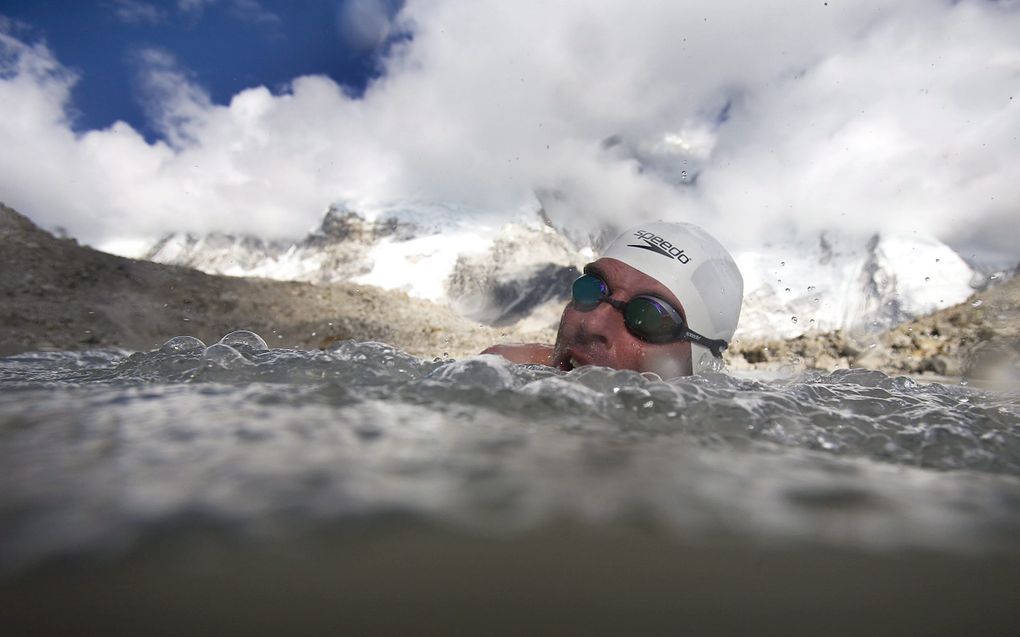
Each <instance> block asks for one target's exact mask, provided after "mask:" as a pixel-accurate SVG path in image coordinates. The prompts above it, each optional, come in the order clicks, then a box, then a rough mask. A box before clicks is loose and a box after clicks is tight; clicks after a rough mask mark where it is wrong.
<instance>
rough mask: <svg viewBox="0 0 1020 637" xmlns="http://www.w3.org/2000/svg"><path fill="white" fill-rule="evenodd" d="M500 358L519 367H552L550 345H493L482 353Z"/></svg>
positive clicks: (551, 349)
mask: <svg viewBox="0 0 1020 637" xmlns="http://www.w3.org/2000/svg"><path fill="white" fill-rule="evenodd" d="M482 353H483V354H495V355H496V356H502V357H503V358H505V359H507V360H508V361H510V362H511V363H517V364H519V365H552V358H553V348H552V345H542V344H540V343H514V344H512V345H493V346H492V347H489V348H487V349H486V350H485V351H483V352H482Z"/></svg>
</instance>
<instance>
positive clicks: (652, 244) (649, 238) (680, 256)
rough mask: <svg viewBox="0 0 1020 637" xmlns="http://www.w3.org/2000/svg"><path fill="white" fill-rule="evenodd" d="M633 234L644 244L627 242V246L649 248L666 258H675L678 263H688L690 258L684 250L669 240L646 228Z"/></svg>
mask: <svg viewBox="0 0 1020 637" xmlns="http://www.w3.org/2000/svg"><path fill="white" fill-rule="evenodd" d="M634 236H635V237H637V238H638V239H641V240H642V241H644V242H645V243H644V244H640V243H631V244H628V245H627V247H628V248H641V249H642V250H650V251H652V252H654V253H656V254H661V255H662V256H664V257H666V258H667V259H676V260H677V261H679V262H680V263H689V262H690V260H691V258H690V257H689V256H687V255H686V254H684V251H683V250H681V249H680V248H678V247H676V246H674V245H673V244H672V243H670V242H669V241H666V240H665V239H664V238H662V237H660V236H659V235H657V234H655V233H654V232H649V231H647V230H638V231H637V232H635V233H634Z"/></svg>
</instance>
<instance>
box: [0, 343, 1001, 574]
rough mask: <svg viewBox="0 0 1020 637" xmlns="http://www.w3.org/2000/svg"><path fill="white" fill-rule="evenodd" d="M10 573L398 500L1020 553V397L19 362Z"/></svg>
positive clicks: (7, 505)
mask: <svg viewBox="0 0 1020 637" xmlns="http://www.w3.org/2000/svg"><path fill="white" fill-rule="evenodd" d="M0 386H2V387H3V392H2V393H0V466H3V467H4V471H5V476H6V477H5V487H4V489H3V490H0V517H2V523H3V528H4V535H3V540H2V542H0V569H2V572H5V573H11V572H17V571H22V570H24V569H26V568H31V567H32V566H34V565H37V564H40V563H43V562H45V561H46V560H48V559H50V558H53V557H57V556H69V555H70V556H75V555H90V554H104V553H107V552H109V551H110V550H114V551H116V550H119V549H122V548H124V547H128V546H134V545H137V544H139V543H144V542H145V541H146V540H147V539H149V538H151V537H155V536H156V535H158V534H159V533H163V532H165V531H166V529H167V528H174V529H176V528H188V527H189V526H209V525H212V526H214V527H216V528H219V529H222V530H223V531H224V532H225V533H227V534H228V535H230V534H234V535H236V537H237V538H239V539H240V538H247V537H251V536H253V535H254V536H261V535H263V534H267V533H268V534H277V533H287V532H290V531H293V530H301V529H308V528H315V527H317V526H321V525H335V524H340V525H343V524H345V523H347V522H351V523H354V522H357V523H358V524H365V523H366V521H367V523H371V521H372V520H374V519H383V518H387V517H389V516H392V515H393V514H394V513H399V514H400V515H404V516H408V517H409V518H410V519H418V520H424V521H427V522H429V523H437V524H440V525H452V526H454V527H456V528H457V529H460V530H461V531H466V532H470V533H481V534H486V535H491V534H497V535H500V534H508V533H509V534H513V533H518V532H521V531H524V530H529V529H535V528H540V527H542V525H547V524H552V523H554V522H558V521H563V520H570V521H574V522H577V523H580V524H586V525H589V524H598V525H607V524H608V525H622V526H628V525H644V526H649V525H650V526H652V527H653V528H660V529H662V530H663V531H664V532H667V533H670V534H674V535H676V536H678V537H683V538H686V539H687V540H689V541H694V542H697V541H699V540H698V538H711V537H717V536H719V535H726V536H730V537H736V538H743V539H746V540H748V541H753V542H778V543H798V542H809V543H815V544H817V543H822V544H824V545H835V546H851V547H855V548H859V549H860V548H863V549H864V550H885V549H890V548H924V549H929V550H937V551H943V552H952V553H959V552H963V553H973V552H980V553H988V552H993V553H997V552H1002V551H1005V552H1007V553H1010V554H1014V555H1015V554H1020V539H1018V538H1020V479H1018V476H1020V397H1018V395H1017V394H1016V393H1001V392H999V393H992V392H990V391H982V390H976V389H972V388H968V387H961V386H946V385H939V384H919V383H917V382H915V381H913V380H911V379H909V378H891V377H888V376H886V375H884V374H882V373H879V372H873V371H865V370H850V371H839V372H835V373H833V374H827V375H826V374H817V373H813V374H807V375H803V376H800V377H797V378H794V379H787V380H780V381H763V380H754V379H741V378H734V377H732V376H728V375H725V374H711V375H708V376H703V377H696V378H686V379H676V380H672V381H669V382H665V381H663V380H661V379H659V378H658V377H655V376H654V375H651V374H644V375H642V374H638V373H635V372H630V371H615V370H610V369H605V368H595V367H587V368H581V369H577V370H574V371H572V372H569V373H566V374H564V373H562V372H559V371H557V370H553V369H550V368H544V367H529V366H517V365H512V364H510V363H508V362H506V361H505V360H503V359H501V358H498V357H494V356H476V357H472V358H467V359H464V360H456V361H454V360H434V361H427V360H421V359H418V358H415V357H413V356H410V355H407V354H405V353H403V352H401V351H399V350H397V349H394V348H392V347H390V346H387V345H384V344H381V343H354V342H343V343H339V344H338V345H336V346H335V347H333V348H332V349H329V350H326V351H299V350H288V349H269V348H268V346H267V345H266V344H265V342H264V341H263V340H262V339H261V338H259V337H258V336H257V335H255V334H252V333H250V332H234V333H232V334H230V335H227V336H226V337H224V338H223V339H222V340H221V341H220V342H218V343H216V344H213V345H211V346H206V345H205V344H204V343H202V342H201V341H200V340H198V339H196V338H193V337H190V336H180V337H176V338H174V339H171V340H170V341H168V342H167V343H166V344H164V346H163V347H161V348H160V349H159V350H156V351H152V352H147V353H134V354H128V353H127V352H123V351H112V350H99V351H90V352H80V353H72V352H52V353H34V354H26V355H21V356H15V357H10V358H6V359H2V360H0Z"/></svg>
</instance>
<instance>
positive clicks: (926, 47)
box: [0, 0, 1020, 254]
mask: <svg viewBox="0 0 1020 637" xmlns="http://www.w3.org/2000/svg"><path fill="white" fill-rule="evenodd" d="M199 4H203V3H198V2H195V1H194V0H192V1H191V2H181V3H179V6H180V7H181V8H182V9H183V8H184V7H185V6H189V7H190V6H198V5H199ZM192 10H194V9H192ZM385 28H386V30H388V31H389V32H407V33H411V34H413V37H412V38H409V39H406V40H402V41H400V42H399V43H397V44H395V45H393V46H392V47H390V48H389V49H388V54H387V57H386V58H385V59H384V60H382V61H381V64H382V69H383V75H382V77H380V78H379V79H378V80H376V81H375V82H373V83H372V84H370V85H369V86H368V88H367V90H366V91H365V92H364V94H363V95H361V96H359V97H356V96H352V95H350V94H348V93H347V92H345V91H344V89H343V88H342V87H340V86H338V85H337V84H336V83H335V82H333V81H332V80H330V79H328V78H325V77H303V78H296V79H295V80H294V81H293V82H292V83H291V85H290V86H289V87H288V88H287V90H285V91H283V92H281V93H276V94H274V93H272V92H270V91H269V90H268V89H267V88H265V87H254V88H251V89H248V90H246V91H243V92H241V93H239V94H237V95H235V96H234V97H233V99H232V100H231V101H230V102H229V103H228V104H215V103H213V102H212V101H211V100H210V99H209V97H208V95H207V93H206V92H205V91H203V90H202V89H201V88H200V87H198V86H196V85H195V83H194V81H193V80H192V79H191V78H190V77H189V75H188V74H187V72H186V71H185V70H183V69H180V68H178V67H177V65H176V64H175V63H174V61H173V59H172V58H171V57H169V56H168V55H167V54H166V53H165V52H159V51H149V52H148V53H147V54H146V55H145V56H141V57H142V59H141V60H140V67H139V68H140V71H139V73H140V75H139V82H140V86H141V87H143V89H144V90H143V94H144V95H146V96H147V100H146V101H147V103H148V104H149V109H150V110H149V112H150V115H151V117H152V119H153V121H154V122H155V123H156V124H157V125H158V127H159V130H160V131H162V133H163V136H164V139H165V141H161V142H158V143H155V144H147V143H146V142H145V141H144V140H143V139H142V138H141V136H140V135H138V133H137V132H136V131H134V130H132V129H131V128H130V127H128V126H127V125H125V124H122V123H121V124H116V125H114V126H113V127H111V128H109V129H106V130H101V131H91V132H89V133H87V134H84V135H75V134H74V133H72V132H71V129H70V127H69V125H68V123H67V112H68V109H69V108H71V106H72V105H71V103H70V98H69V96H70V89H71V86H72V85H73V82H74V77H73V75H72V74H70V73H67V72H66V70H65V69H63V67H61V66H60V65H59V63H58V62H57V61H56V60H54V59H53V56H52V54H51V53H50V52H49V51H48V50H47V49H46V48H45V47H44V46H42V45H31V46H30V45H28V44H25V43H23V42H21V41H19V40H17V39H15V38H14V36H11V35H8V36H5V37H6V40H3V42H6V44H5V45H4V46H5V49H4V51H5V53H4V55H5V58H6V59H9V60H11V64H13V65H14V66H13V67H12V70H11V71H9V72H6V73H4V75H3V79H2V80H0V104H2V106H0V199H2V200H4V201H6V202H7V203H8V204H10V205H14V206H16V207H19V208H22V209H24V210H25V211H26V212H28V213H29V214H32V215H33V216H34V217H35V218H36V219H38V220H40V221H41V222H42V223H44V225H49V226H51V227H52V226H55V225H62V226H64V227H66V228H68V230H69V231H70V232H71V233H72V234H74V235H75V236H78V237H80V238H82V239H85V240H87V241H92V242H103V241H106V240H109V239H112V238H114V237H119V238H125V237H136V236H151V235H154V234H159V233H161V232H164V231H168V230H191V231H197V232H203V231H208V230H226V231H235V232H237V231H248V232H254V233H258V234H263V235H266V236H298V235H301V234H302V233H303V232H305V231H306V230H307V229H308V228H309V227H311V226H312V225H314V224H315V222H316V220H317V218H318V216H319V214H320V213H321V211H322V209H323V208H324V207H325V206H326V205H327V204H328V203H330V202H333V201H337V200H345V201H350V202H353V203H355V204H357V203H371V202H379V201H384V200H391V199H404V198H417V199H425V200H438V201H449V202H456V203H458V204H462V205H465V206H470V207H475V208H480V209H483V210H495V211H506V212H507V213H508V214H509V213H512V212H517V211H520V210H531V209H534V208H536V207H537V205H538V203H537V201H536V196H537V198H538V199H540V200H541V202H542V203H543V204H544V205H545V206H546V208H547V210H548V211H549V213H550V214H551V215H552V216H553V218H554V219H555V220H557V221H559V222H562V223H567V224H570V225H572V226H575V227H586V226H595V225H597V224H599V223H603V222H607V221H608V222H615V223H618V224H624V223H630V222H632V221H633V220H635V219H638V218H641V217H656V218H671V219H680V220H691V221H695V222H697V223H700V224H701V225H703V226H705V227H707V228H708V229H709V230H711V231H712V232H714V233H716V234H717V235H718V236H720V237H722V238H723V239H724V241H725V242H726V243H727V244H729V245H732V246H734V247H741V246H753V245H756V244H757V243H759V242H761V241H764V240H768V239H770V238H776V237H781V236H786V235H789V234H791V233H811V232H816V231H818V230H821V229H830V230H852V231H858V232H870V231H874V230H879V229H881V230H887V231H894V232H906V233H911V232H917V233H932V234H935V235H938V236H940V237H943V238H946V239H950V240H957V239H958V240H960V241H966V243H967V245H968V246H972V247H973V246H976V247H974V249H975V250H978V251H982V250H984V251H996V250H997V251H1000V252H1002V251H1005V252H1004V253H1005V254H1008V252H1009V251H1010V250H1012V251H1013V253H1014V254H1015V245H1017V242H1018V240H1020V229H1018V228H1020V226H1018V224H1016V223H1004V222H1003V220H1005V219H1010V218H1015V214H1016V212H1017V211H1018V210H1020V186H1018V184H1020V161H1017V159H1018V158H1017V150H1016V149H1017V148H1018V147H1020V146H1018V137H1020V111H1018V109H1020V41H1018V40H1017V39H1016V38H1015V34H1016V33H1018V32H1020V7H1018V6H1017V4H1016V3H990V2H978V1H967V0H964V1H961V2H955V3H948V2H941V1H935V0H905V1H904V2H900V3H896V4H895V5H890V4H889V3H884V2H877V1H876V2H858V3H836V2H830V3H829V4H828V5H825V4H824V3H821V2H788V3H778V4H777V5H768V6H766V5H763V4H754V3H752V4H751V5H747V4H746V3H720V2H715V1H711V2H710V1H708V0H704V1H702V0H689V1H687V2H672V1H669V2H667V1H665V0H663V1H662V2H647V3H641V4H639V5H635V4H634V3H627V2H622V1H620V2H603V3H599V4H591V3H582V2H561V3H539V2H537V1H532V2H518V3H514V4H513V5H509V4H506V3H502V2H498V1H496V0H492V1H489V2H482V1H479V2H474V3H462V2H456V1H454V0H432V1H430V2H408V3H407V4H406V5H405V6H404V8H403V9H402V10H401V12H400V13H399V14H398V15H397V16H396V17H395V19H394V20H392V21H391V22H388V23H387V26H386V27H385ZM34 67H39V68H45V69H47V70H46V71H44V72H41V73H39V72H34V71H32V70H30V69H31V68H34ZM26 109H29V110H30V111H31V115H25V113H26V112H28V111H26ZM33 109H34V110H33ZM13 122H17V123H13ZM1011 215H1012V216H1011Z"/></svg>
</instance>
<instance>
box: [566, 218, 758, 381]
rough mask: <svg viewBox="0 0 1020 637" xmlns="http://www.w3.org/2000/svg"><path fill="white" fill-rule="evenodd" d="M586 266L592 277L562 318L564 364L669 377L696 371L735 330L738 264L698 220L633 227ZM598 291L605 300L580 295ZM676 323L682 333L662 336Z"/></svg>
mask: <svg viewBox="0 0 1020 637" xmlns="http://www.w3.org/2000/svg"><path fill="white" fill-rule="evenodd" d="M585 273H586V274H588V275H589V277H590V278H588V279H585V280H583V281H581V282H580V284H581V285H582V286H584V287H582V288H581V289H580V292H579V291H578V288H575V300H572V302H571V303H570V304H569V305H568V306H567V308H566V309H565V310H564V312H563V318H562V319H561V321H560V330H559V334H558V335H557V339H556V347H555V354H554V359H553V362H554V364H555V365H557V366H559V367H561V368H563V369H569V368H572V367H576V366H578V365H584V364H593V365H604V366H607V367H614V368H617V369H634V370H638V371H653V372H656V373H658V374H659V375H661V376H664V377H671V376H681V375H685V374H691V373H697V372H698V371H699V370H700V369H702V368H703V367H705V366H706V365H707V364H708V363H709V362H710V361H711V360H712V359H713V357H714V356H715V355H717V354H720V350H721V349H723V348H724V345H723V343H722V341H725V342H728V341H729V340H730V339H731V338H732V337H733V333H734V332H735V331H736V328H737V320H738V319H739V317H740V305H741V300H742V298H743V288H744V285H743V279H742V277H741V276H740V271H739V270H738V269H737V265H736V263H735V262H734V261H733V257H731V256H730V254H729V252H727V251H726V249H725V248H723V247H722V245H720V244H719V242H718V241H716V240H715V239H714V238H712V237H711V236H710V235H709V234H708V233H706V232H705V231H704V230H702V229H701V228H699V227H697V226H695V225H692V224H687V223H666V222H654V223H646V224H641V225H638V226H635V227H633V228H630V229H628V230H626V231H624V232H623V234H621V235H620V236H619V237H618V238H617V239H616V240H615V241H613V242H612V243H611V244H610V245H609V246H608V247H607V248H606V249H605V250H604V251H603V253H602V257H601V258H599V259H598V260H596V261H594V262H592V263H590V264H588V266H586V267H585ZM596 279H597V280H596ZM600 286H601V287H600ZM600 290H601V291H602V294H604V298H605V299H606V300H605V301H604V302H598V301H596V302H595V303H594V304H591V303H590V302H586V301H585V299H584V298H582V299H580V302H579V301H578V300H577V297H578V294H580V295H581V296H582V297H584V296H585V295H586V294H587V295H589V296H591V295H594V296H598V295H599V294H600ZM635 297H637V298H638V299H640V300H639V301H638V302H637V303H634V302H633V300H634V299H635ZM647 297H650V298H651V301H648V300H647ZM656 300H660V301H664V302H665V303H657V302H656ZM624 303H627V304H628V305H624ZM666 305H668V306H669V307H666ZM673 310H675V312H674V311H673ZM675 315H678V316H675ZM681 319H682V320H681ZM660 323H661V324H660ZM650 325H654V328H655V329H654V330H650V329H649V326H650ZM673 325H677V326H678V327H677V331H676V332H675V334H676V335H677V336H675V337H674V338H661V334H662V332H663V330H667V329H672V328H671V326H673ZM655 330H658V331H657V332H656V331H655ZM681 330H687V331H681Z"/></svg>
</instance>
